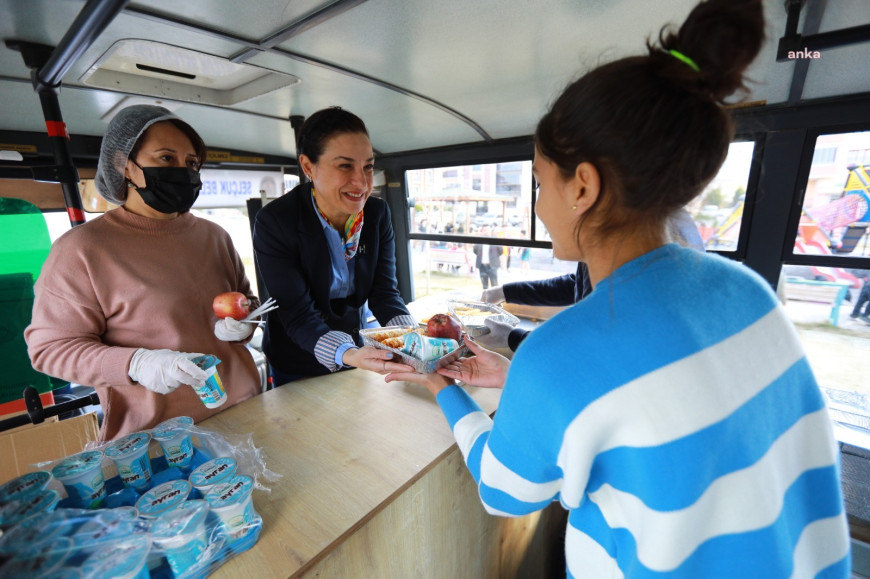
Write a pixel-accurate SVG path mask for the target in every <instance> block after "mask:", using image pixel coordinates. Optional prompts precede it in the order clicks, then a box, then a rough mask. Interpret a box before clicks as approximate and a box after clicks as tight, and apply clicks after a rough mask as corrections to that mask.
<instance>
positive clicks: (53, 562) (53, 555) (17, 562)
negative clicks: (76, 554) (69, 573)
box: [0, 537, 72, 578]
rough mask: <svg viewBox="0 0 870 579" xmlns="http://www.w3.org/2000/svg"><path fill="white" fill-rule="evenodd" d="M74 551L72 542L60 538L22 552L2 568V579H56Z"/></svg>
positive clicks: (0, 572) (0, 573) (0, 568)
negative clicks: (11, 578)
mask: <svg viewBox="0 0 870 579" xmlns="http://www.w3.org/2000/svg"><path fill="white" fill-rule="evenodd" d="M71 550H72V541H70V540H69V539H67V538H66V537H60V538H59V539H55V540H54V541H52V542H42V543H39V544H38V545H34V546H33V547H31V548H27V549H24V550H22V551H20V552H19V553H18V554H17V555H16V556H15V557H13V558H12V559H10V560H9V561H7V562H6V564H5V565H3V566H2V567H0V577H33V578H41V577H54V576H55V573H56V572H57V571H59V570H60V569H61V568H62V567H63V565H64V561H65V560H66V558H67V556H68V555H69V554H70V552H71Z"/></svg>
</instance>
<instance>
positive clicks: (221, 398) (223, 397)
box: [192, 355, 227, 408]
mask: <svg viewBox="0 0 870 579" xmlns="http://www.w3.org/2000/svg"><path fill="white" fill-rule="evenodd" d="M192 362H193V363H194V364H196V365H197V366H199V367H200V368H202V369H203V370H205V371H206V373H208V378H206V380H205V384H204V385H202V386H200V387H198V388H197V387H194V388H193V389H194V391H196V394H197V396H199V399H200V400H202V403H203V404H205V407H206V408H217V407H218V406H221V405H223V403H224V402H226V401H227V392H226V389H224V383H223V382H221V377H220V375H219V374H218V373H217V368H216V366H217V365H218V364H220V363H221V361H220V359H219V358H217V357H215V356H211V355H205V356H197V357H196V358H193V360H192Z"/></svg>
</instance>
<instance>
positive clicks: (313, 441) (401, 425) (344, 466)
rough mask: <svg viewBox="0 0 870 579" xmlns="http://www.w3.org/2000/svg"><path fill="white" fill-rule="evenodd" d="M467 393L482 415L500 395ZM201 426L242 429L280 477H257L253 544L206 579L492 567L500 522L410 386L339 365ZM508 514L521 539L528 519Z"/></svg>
mask: <svg viewBox="0 0 870 579" xmlns="http://www.w3.org/2000/svg"><path fill="white" fill-rule="evenodd" d="M469 392H470V393H471V395H472V396H473V397H474V398H475V400H477V402H478V403H479V404H480V405H481V407H482V408H483V409H484V410H485V411H486V412H488V413H492V412H493V411H494V410H495V408H496V406H497V404H498V399H499V396H500V394H501V391H500V390H493V389H475V388H469ZM202 426H203V427H205V428H211V429H215V430H218V431H221V432H229V433H237V434H244V433H253V440H254V444H255V446H257V447H259V448H262V449H263V451H264V459H265V462H266V467H267V468H268V469H270V470H271V471H273V472H276V473H278V474H280V475H282V476H281V478H280V479H279V480H278V481H277V482H274V483H268V482H266V485H267V486H269V487H271V493H266V492H263V491H254V507H255V509H256V510H257V512H258V513H259V514H260V516H262V518H263V529H262V531H261V533H260V537H259V540H258V541H257V543H256V545H254V547H253V548H251V549H250V550H249V551H246V552H244V553H242V554H240V555H238V556H236V557H234V558H233V559H231V560H229V561H228V562H227V563H225V564H224V565H223V566H221V567H220V568H219V569H218V570H217V572H216V573H215V574H214V575H213V576H214V577H241V576H253V577H291V576H293V577H301V576H305V575H309V574H310V575H311V576H314V575H319V576H322V577H329V576H336V577H337V576H345V577H348V576H360V577H363V576H377V575H373V574H372V573H375V574H377V573H384V572H387V573H388V575H381V576H397V577H398V576H402V574H403V573H405V572H410V573H411V575H416V576H425V577H432V576H441V575H440V572H439V575H432V574H431V573H430V571H427V569H443V570H444V572H445V574H444V575H443V576H445V577H446V576H449V575H447V574H446V572H447V571H448V570H449V569H450V567H451V565H446V562H445V561H444V560H443V559H442V557H444V556H445V555H448V554H452V556H453V557H452V558H454V559H458V560H457V561H456V562H455V563H453V564H455V565H456V569H457V570H459V569H465V571H471V570H472V569H470V568H469V567H468V565H471V567H475V566H477V567H479V569H481V570H484V571H483V572H482V573H480V572H477V571H474V572H473V573H472V574H469V575H465V573H464V572H462V573H460V575H456V574H455V573H454V574H453V575H452V576H453V577H456V576H475V577H482V576H499V575H501V574H502V573H501V571H500V570H499V569H502V568H503V567H504V562H500V559H501V558H503V555H501V554H500V550H501V547H500V546H499V544H500V543H502V542H503V541H504V540H505V537H504V532H505V531H504V529H505V528H506V527H505V526H504V525H505V524H506V523H505V522H506V521H510V520H509V519H498V518H496V517H490V516H489V515H486V513H485V511H484V510H483V508H482V506H480V502H479V499H478V498H477V489H476V486H475V485H474V481H473V479H472V478H471V476H470V474H469V473H468V472H467V470H466V469H465V466H464V463H463V461H462V457H461V455H460V453H459V451H458V448H457V447H456V444H455V441H454V439H453V436H452V434H451V432H450V429H449V428H448V426H447V421H446V420H445V418H444V416H443V415H442V413H441V410H440V409H439V408H438V405H437V404H436V403H435V400H434V398H433V397H432V395H431V394H429V392H427V391H426V390H425V389H424V388H422V387H420V386H417V385H415V384H410V383H402V382H394V383H391V384H387V383H385V382H384V381H383V377H382V376H380V375H378V374H375V373H372V372H367V371H364V370H349V371H345V372H339V373H336V374H332V375H330V376H324V377H318V378H309V379H305V380H300V381H298V382H293V383H290V384H288V385H286V386H282V387H279V388H276V389H274V390H270V391H268V392H266V393H264V394H263V395H261V396H257V397H255V398H253V399H250V400H248V401H246V402H244V403H242V404H240V405H238V406H235V407H233V408H230V409H228V410H226V411H225V412H222V413H220V414H218V415H216V416H214V417H212V418H210V419H208V420H206V421H204V422H203V423H202ZM475 503H476V504H475ZM513 521H514V522H513V523H507V524H509V525H510V528H512V529H514V528H521V530H522V533H521V534H522V538H521V540H522V541H525V542H526V543H528V542H529V541H531V540H532V536H533V535H534V534H535V524H534V523H536V522H537V518H528V517H525V518H523V519H515V520H513ZM517 521H519V522H517ZM409 541H410V542H411V543H414V544H409ZM460 551H465V552H460ZM420 557H423V558H424V559H425V558H426V557H429V558H430V559H431V560H429V561H426V560H422V561H421V560H420ZM402 558H404V559H407V560H403V561H400V560H399V559H402ZM439 559H440V560H439ZM485 569H490V570H489V571H487V570H485ZM411 575H404V576H411Z"/></svg>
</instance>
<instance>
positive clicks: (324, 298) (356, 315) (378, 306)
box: [253, 183, 410, 376]
mask: <svg viewBox="0 0 870 579" xmlns="http://www.w3.org/2000/svg"><path fill="white" fill-rule="evenodd" d="M363 211H364V217H363V227H362V231H361V233H360V240H359V247H358V249H357V253H356V255H355V256H354V257H353V258H352V260H351V263H352V264H353V268H354V293H353V294H352V295H349V296H348V297H347V298H345V299H337V300H330V299H329V286H330V284H331V282H332V265H331V261H330V256H329V246H328V244H327V241H326V235H325V234H324V232H323V226H322V224H321V222H320V219H319V217H318V216H317V213H316V211H315V209H314V206H313V204H312V202H311V184H310V183H304V184H301V185H298V186H297V187H295V188H294V189H293V190H292V191H290V192H289V193H287V194H285V195H284V196H282V197H279V198H278V199H276V200H274V201H272V202H270V203H268V204H267V205H266V206H265V207H263V208H262V209H261V210H260V211H259V212H258V213H257V217H256V219H255V221H254V233H253V239H254V256H255V258H256V260H257V267H258V268H259V270H260V276H261V277H262V279H263V282H264V283H265V285H266V290H267V291H268V292H269V295H270V296H271V297H273V298H275V301H276V302H277V304H278V309H277V310H273V311H272V312H270V313H269V314H268V318H267V321H266V327H265V335H264V338H263V352H264V353H265V354H266V357H267V358H268V359H269V363H270V364H272V365H273V366H275V367H276V368H277V369H278V370H280V371H282V372H284V373H286V374H299V375H304V376H319V375H323V374H328V373H329V370H328V369H327V368H326V367H325V366H323V365H322V364H320V363H319V362H318V361H317V359H316V358H315V357H314V346H315V345H316V344H317V341H318V340H319V339H320V338H321V337H322V336H323V335H324V334H326V333H327V332H329V331H332V330H338V331H342V332H346V333H348V334H350V335H351V336H353V338H354V340H355V341H356V342H357V344H361V342H360V338H359V329H360V328H361V327H363V324H364V323H365V320H362V316H363V312H364V308H363V305H364V304H365V302H366V301H367V300H368V302H369V303H368V305H369V308H370V309H371V311H372V313H373V314H374V315H375V317H376V318H377V320H378V322H380V324H381V325H386V324H387V323H388V322H389V321H390V320H392V319H393V318H395V317H396V316H401V315H410V313H409V312H408V308H407V307H405V302H404V301H403V300H402V297H401V296H400V295H399V289H398V285H397V282H396V257H395V237H394V234H393V225H392V223H391V221H390V211H389V208H388V207H387V204H386V203H385V202H384V201H383V200H381V199H378V198H376V197H369V199H368V200H367V201H366V204H365V207H364V209H363Z"/></svg>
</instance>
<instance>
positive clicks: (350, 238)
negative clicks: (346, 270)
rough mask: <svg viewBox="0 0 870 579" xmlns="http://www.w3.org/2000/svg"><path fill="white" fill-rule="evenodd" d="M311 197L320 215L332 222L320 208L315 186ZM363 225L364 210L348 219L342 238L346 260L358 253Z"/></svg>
mask: <svg viewBox="0 0 870 579" xmlns="http://www.w3.org/2000/svg"><path fill="white" fill-rule="evenodd" d="M311 197H313V198H314V206H315V207H317V212H318V213H320V216H321V217H323V220H324V221H326V222H327V223H329V225H330V226H332V223H330V221H329V218H328V217H327V216H326V214H325V213H324V212H323V211H322V210H321V209H320V206H319V205H318V204H317V191H316V190H315V189H314V187H312V188H311ZM362 226H363V212H362V211H360V212H359V213H357V214H355V215H351V216H350V217H348V219H347V223H345V224H344V235H342V237H341V239H342V240H343V241H344V259H345V261H350V259H351V258H352V257H353V256H354V255H356V250H357V248H358V247H359V236H360V233H361V232H362Z"/></svg>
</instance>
